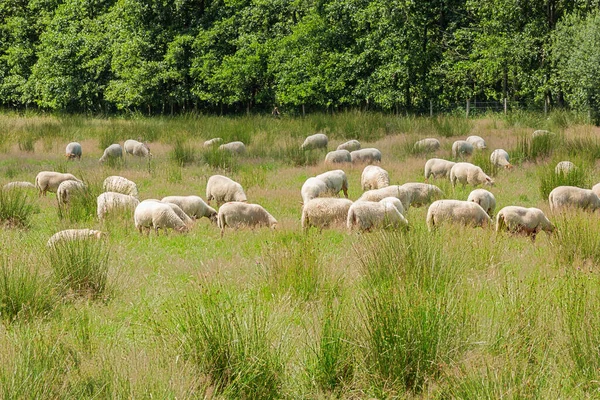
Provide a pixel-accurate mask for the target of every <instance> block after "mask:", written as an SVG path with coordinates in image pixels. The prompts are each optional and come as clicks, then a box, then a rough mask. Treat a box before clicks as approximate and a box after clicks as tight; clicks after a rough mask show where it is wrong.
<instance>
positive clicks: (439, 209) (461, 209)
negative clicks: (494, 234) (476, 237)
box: [427, 200, 492, 230]
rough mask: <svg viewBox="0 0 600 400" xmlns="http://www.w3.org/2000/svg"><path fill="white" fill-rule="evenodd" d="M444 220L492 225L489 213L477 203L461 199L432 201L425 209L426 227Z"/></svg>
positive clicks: (470, 224) (430, 227) (465, 223)
mask: <svg viewBox="0 0 600 400" xmlns="http://www.w3.org/2000/svg"><path fill="white" fill-rule="evenodd" d="M444 221H449V222H456V223H460V224H463V225H466V226H473V227H476V226H481V227H485V226H487V225H492V220H491V218H490V217H489V215H487V213H486V212H485V210H484V209H483V208H481V206H480V205H479V204H477V203H473V202H471V201H461V200H437V201H434V202H433V203H432V204H431V205H430V206H429V209H428V210H427V227H428V228H429V230H432V229H434V228H435V227H436V226H437V225H440V224H441V223H442V222H444Z"/></svg>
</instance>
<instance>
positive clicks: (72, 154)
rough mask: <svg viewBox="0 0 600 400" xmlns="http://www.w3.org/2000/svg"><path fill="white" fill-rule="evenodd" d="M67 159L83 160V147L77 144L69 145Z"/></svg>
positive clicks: (66, 150)
mask: <svg viewBox="0 0 600 400" xmlns="http://www.w3.org/2000/svg"><path fill="white" fill-rule="evenodd" d="M65 157H67V158H68V159H69V160H72V159H74V158H77V159H79V160H81V145H80V144H79V143H77V142H71V143H69V144H68V145H67V148H66V149H65Z"/></svg>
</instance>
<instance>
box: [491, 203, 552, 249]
mask: <svg viewBox="0 0 600 400" xmlns="http://www.w3.org/2000/svg"><path fill="white" fill-rule="evenodd" d="M501 230H507V231H509V232H513V233H522V234H524V235H526V236H530V237H531V240H532V241H535V237H536V235H537V234H538V233H539V232H540V231H544V232H546V233H547V234H548V235H550V234H552V233H553V232H554V230H555V227H554V225H552V223H551V222H550V221H549V220H548V218H547V217H546V215H544V212H543V211H542V210H540V209H539V208H534V207H531V208H525V207H520V206H507V207H504V208H503V209H501V210H500V211H498V215H497V216H496V232H500V231H501Z"/></svg>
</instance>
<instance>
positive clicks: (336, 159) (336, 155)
mask: <svg viewBox="0 0 600 400" xmlns="http://www.w3.org/2000/svg"><path fill="white" fill-rule="evenodd" d="M349 162H352V157H350V152H349V151H348V150H335V151H330V152H329V153H327V155H326V156H325V164H343V163H349Z"/></svg>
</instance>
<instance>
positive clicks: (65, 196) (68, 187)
mask: <svg viewBox="0 0 600 400" xmlns="http://www.w3.org/2000/svg"><path fill="white" fill-rule="evenodd" d="M85 187H86V186H85V184H84V183H83V182H81V181H64V182H61V183H60V185H58V189H56V200H57V201H58V205H59V206H64V205H65V204H67V203H69V201H70V199H71V196H73V195H74V194H76V193H82V192H83V191H84V190H85Z"/></svg>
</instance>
